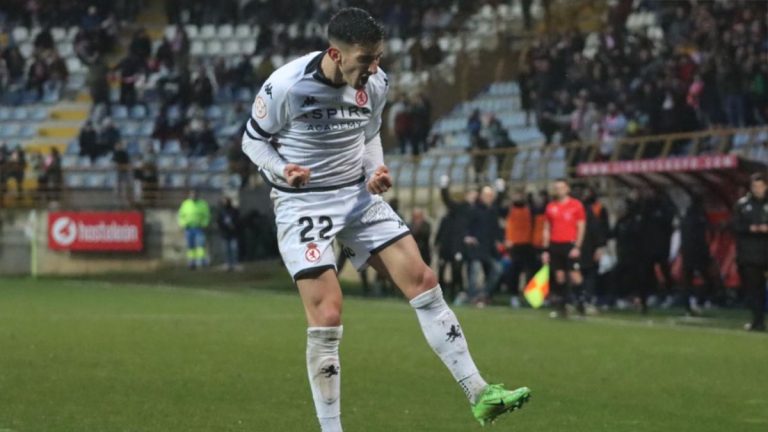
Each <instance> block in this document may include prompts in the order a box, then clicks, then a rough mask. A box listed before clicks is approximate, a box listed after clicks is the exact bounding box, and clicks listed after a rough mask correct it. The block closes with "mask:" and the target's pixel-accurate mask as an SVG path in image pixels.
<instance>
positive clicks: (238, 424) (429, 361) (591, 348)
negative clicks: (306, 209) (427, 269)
mask: <svg viewBox="0 0 768 432" xmlns="http://www.w3.org/2000/svg"><path fill="white" fill-rule="evenodd" d="M225 279H226V278H222V279H221V280H223V281H224V282H221V281H219V282H217V280H218V278H217V277H213V278H208V281H207V282H206V283H203V282H199V281H198V282H199V283H198V284H197V286H196V287H190V285H193V284H186V283H185V284H184V286H173V285H169V284H162V285H158V284H150V283H148V281H147V283H125V282H123V283H115V282H104V281H96V280H74V279H48V280H45V279H43V280H36V281H35V280H30V279H0V431H2V432H11V431H12V432H65V431H66V432H129V431H130V432H137V431H156V432H174V431H179V432H182V431H183V432H194V431H201V432H202V431H206V432H209V431H269V432H271V431H279V432H282V431H291V432H292V431H302V432H303V431H317V430H319V429H318V427H317V426H316V421H315V418H314V409H313V407H312V403H311V398H310V393H309V388H308V385H307V377H306V369H305V365H304V345H305V324H304V317H303V311H302V307H301V303H300V301H299V298H298V296H297V295H295V294H294V293H292V292H291V291H289V289H285V288H287V287H288V284H285V283H284V280H283V279H282V278H280V279H279V280H278V282H275V281H274V280H273V281H272V282H264V283H262V284H261V285H262V287H264V286H266V287H267V288H270V284H273V285H281V286H283V287H284V289H283V290H282V292H279V291H274V290H271V291H265V290H256V289H253V287H258V286H259V285H260V284H259V283H257V282H253V283H250V286H251V287H250V288H246V286H249V284H245V285H232V286H227V287H222V286H221V284H224V283H225V282H226V280H225ZM205 284H208V285H210V286H211V287H212V288H218V289H204V288H201V286H203V285H205ZM217 284H219V285H220V286H218V287H216V286H215V285H217ZM272 288H274V287H272ZM344 308H345V309H344V317H345V318H344V324H345V329H344V339H343V341H342V345H341V354H342V363H341V364H342V371H343V373H342V388H343V393H342V415H343V420H344V425H345V430H346V431H352V432H359V431H365V432H379V431H381V432H385V431H386V432H393V431H397V432H400V431H408V432H410V431H419V432H421V431H424V432H428V431H434V432H450V431H473V430H480V429H481V428H480V426H479V425H478V424H477V423H476V422H475V421H474V420H473V419H472V417H471V414H470V410H469V407H468V404H467V401H466V400H465V398H464V396H463V394H462V392H461V391H460V390H459V388H458V386H457V385H456V384H455V383H454V382H453V380H452V378H451V377H450V374H449V373H448V371H447V370H446V369H445V368H444V367H443V366H442V364H440V362H439V360H438V359H437V357H436V356H435V355H434V354H433V353H432V351H431V350H430V349H429V348H428V346H427V345H426V343H425V342H424V340H423V338H422V335H421V332H420V330H419V328H418V325H417V322H416V318H415V316H414V313H413V312H412V311H411V309H410V308H409V306H408V305H407V304H406V303H405V302H402V301H399V300H365V299H360V298H356V299H348V300H347V301H346V303H345V305H344ZM457 312H458V315H459V318H460V320H461V321H462V325H463V328H464V332H465V334H466V335H467V337H468V340H469V343H470V348H471V350H472V353H473V355H474V357H475V360H476V362H477V363H478V365H479V367H480V369H481V370H482V371H483V373H484V375H485V376H486V377H487V378H488V379H489V380H492V381H494V382H503V383H506V384H507V385H508V386H517V385H527V386H529V387H531V388H532V389H533V399H532V401H531V403H530V404H529V405H527V406H526V407H525V409H523V410H522V411H519V412H515V413H513V414H510V415H508V416H505V417H503V418H501V419H500V420H499V422H497V424H496V425H494V426H493V428H492V429H491V430H494V431H536V432H543V431H553V432H554V431H557V432H561V431H584V432H587V431H588V432H597V431H606V432H622V431H627V432H644V431H648V432H667V431H696V432H706V431H717V432H722V431H739V432H748V431H762V432H764V431H766V430H768V336H766V335H760V334H747V333H744V332H739V331H734V330H728V329H713V328H702V327H690V326H674V325H669V324H665V323H664V322H663V320H662V323H661V324H655V325H648V324H647V323H645V322H644V321H638V320H635V321H633V320H630V319H622V318H615V317H614V318H606V317H601V318H597V319H591V320H587V321H570V322H562V321H552V320H549V319H548V318H546V313H545V312H534V311H512V310H510V309H507V308H500V307H499V308H488V309H485V310H475V309H458V310H457Z"/></svg>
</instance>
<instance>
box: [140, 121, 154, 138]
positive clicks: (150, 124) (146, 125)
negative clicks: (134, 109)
mask: <svg viewBox="0 0 768 432" xmlns="http://www.w3.org/2000/svg"><path fill="white" fill-rule="evenodd" d="M154 130H155V123H154V120H146V121H145V122H143V123H141V127H140V129H139V136H141V137H143V138H149V137H150V136H152V132H153V131H154Z"/></svg>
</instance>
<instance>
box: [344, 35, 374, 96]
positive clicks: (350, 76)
mask: <svg viewBox="0 0 768 432" xmlns="http://www.w3.org/2000/svg"><path fill="white" fill-rule="evenodd" d="M335 48H336V49H337V50H338V51H339V57H338V60H337V61H336V63H337V64H338V65H339V70H340V71H341V75H342V77H343V78H344V81H345V82H346V83H347V85H348V86H350V87H352V88H355V89H358V90H359V89H362V88H364V87H365V84H366V83H368V79H369V78H370V77H371V75H373V74H375V73H376V72H378V71H379V63H380V62H381V57H382V56H383V55H384V42H379V43H377V44H374V45H346V44H337V45H335Z"/></svg>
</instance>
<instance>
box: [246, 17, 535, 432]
mask: <svg viewBox="0 0 768 432" xmlns="http://www.w3.org/2000/svg"><path fill="white" fill-rule="evenodd" d="M328 38H329V44H330V46H329V48H327V49H326V50H325V51H323V52H314V53H310V54H308V55H306V56H304V57H301V58H299V59H297V60H295V61H292V62H290V63H288V64H286V65H284V66H283V67H281V68H279V69H278V70H277V71H275V72H274V73H273V74H272V75H271V76H270V77H269V79H267V81H266V82H265V83H264V85H263V86H262V88H261V90H260V91H259V94H258V95H257V97H256V100H255V101H254V103H253V108H252V116H251V118H250V119H249V120H248V123H247V126H246V131H245V133H244V135H243V151H244V152H245V153H246V154H247V155H248V156H249V157H250V159H251V160H252V161H253V162H254V163H255V164H256V165H257V166H258V167H259V169H260V171H261V174H262V175H263V177H264V178H265V180H266V181H267V182H268V183H269V184H270V185H271V186H272V195H271V197H272V201H273V203H274V207H275V218H276V222H277V229H278V239H279V247H280V253H281V255H282V257H283V261H284V262H285V265H286V267H287V269H288V271H289V272H290V274H291V276H292V277H293V279H294V281H295V282H296V285H297V287H298V290H299V294H300V296H301V299H302V302H303V304H304V309H305V312H306V317H307V321H308V325H309V328H308V330H307V351H306V360H307V370H308V374H309V383H310V387H311V390H312V396H313V399H314V402H315V409H316V411H317V416H318V418H319V421H320V426H321V430H322V431H323V432H336V431H341V430H342V428H341V420H340V412H341V411H340V373H341V368H340V363H339V342H340V340H341V337H342V325H341V305H342V295H341V288H340V286H339V282H338V279H337V277H336V268H335V257H334V253H333V240H334V238H338V239H339V240H340V241H341V242H342V243H343V245H344V251H345V252H346V253H347V255H348V256H349V257H350V261H351V262H352V263H353V264H354V265H355V266H356V267H358V268H363V267H364V266H365V265H367V264H370V265H372V266H373V267H374V268H375V269H376V270H377V271H379V272H383V273H385V274H387V275H388V276H389V277H390V278H391V280H392V281H393V283H394V284H395V285H396V286H397V287H398V288H399V289H400V290H401V291H402V292H403V294H404V295H405V297H406V298H407V299H408V300H409V301H410V304H411V306H412V307H413V308H414V309H415V311H416V315H417V317H418V320H419V323H420V325H421V328H422V331H423V333H424V336H425V337H426V339H427V342H428V343H429V345H430V346H431V347H432V349H433V350H434V351H435V353H436V354H437V355H438V357H439V358H440V359H441V360H442V361H443V363H444V364H445V365H446V366H447V367H448V369H449V370H450V372H451V374H452V375H453V377H454V378H455V379H456V381H457V382H458V383H459V385H460V386H461V388H462V390H463V391H464V392H465V394H466V395H467V397H468V398H469V400H470V403H471V404H472V412H473V414H474V416H475V418H476V419H477V420H478V421H479V422H480V423H481V424H486V423H490V422H492V421H493V420H495V419H496V417H498V416H499V415H501V414H503V413H506V412H509V411H512V410H514V409H516V408H520V407H521V406H522V405H523V403H524V402H525V401H527V400H528V398H529V395H530V390H529V389H528V388H526V387H521V388H519V389H517V390H514V391H509V390H506V389H504V388H503V387H502V386H501V385H489V384H487V383H486V381H485V380H484V379H483V378H482V377H481V375H480V373H479V372H478V370H477V367H476V366H475V363H474V361H473V360H472V357H471V356H470V354H469V351H468V349H467V342H466V340H465V339H464V334H463V331H462V329H461V326H460V325H459V322H458V320H457V319H456V316H455V315H454V313H453V312H452V311H451V309H450V308H449V307H448V305H447V304H446V302H445V300H444V299H443V294H442V291H441V288H440V286H439V285H438V283H437V278H436V276H435V273H434V272H432V270H431V269H430V268H429V267H428V266H427V265H426V264H425V263H424V261H423V260H422V259H421V255H420V254H419V250H418V248H417V247H416V243H415V241H414V239H413V237H412V236H411V234H410V232H409V231H408V228H407V227H406V225H405V223H403V221H402V220H401V219H400V217H399V216H398V215H397V214H396V213H395V212H394V211H393V210H392V208H391V207H390V206H389V205H388V204H387V203H386V202H385V201H384V200H383V199H382V198H381V196H380V194H382V193H384V192H386V191H387V190H388V189H389V188H390V187H391V186H392V179H391V177H390V175H389V171H388V169H387V167H386V165H384V161H383V156H382V148H381V139H380V137H379V128H380V126H381V113H382V110H383V109H384V105H385V103H386V94H387V87H388V84H389V83H388V80H387V76H386V74H385V73H384V72H383V71H381V70H380V69H379V62H380V60H381V57H382V55H383V52H384V31H383V29H382V27H381V25H380V24H378V23H377V22H376V21H375V20H374V19H373V18H372V17H371V16H370V15H369V14H368V13H367V12H365V11H363V10H361V9H357V8H348V9H343V10H341V11H340V12H338V13H337V14H336V15H335V16H334V17H333V18H332V19H331V21H330V23H329V25H328Z"/></svg>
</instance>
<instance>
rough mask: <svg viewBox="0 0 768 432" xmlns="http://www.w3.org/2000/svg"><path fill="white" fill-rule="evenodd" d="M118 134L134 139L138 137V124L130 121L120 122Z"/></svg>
mask: <svg viewBox="0 0 768 432" xmlns="http://www.w3.org/2000/svg"><path fill="white" fill-rule="evenodd" d="M120 133H121V134H122V135H123V136H125V137H128V138H133V137H136V136H138V135H139V124H138V123H136V122H132V121H126V122H122V123H121V127H120Z"/></svg>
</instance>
